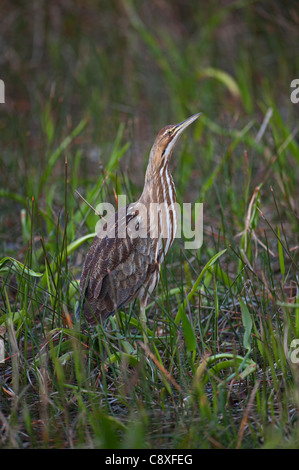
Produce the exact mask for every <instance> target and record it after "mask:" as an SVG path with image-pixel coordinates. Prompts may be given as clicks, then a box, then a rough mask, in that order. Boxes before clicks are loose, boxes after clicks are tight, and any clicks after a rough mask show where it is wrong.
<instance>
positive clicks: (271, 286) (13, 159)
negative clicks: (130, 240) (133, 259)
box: [0, 1, 299, 449]
mask: <svg viewBox="0 0 299 470" xmlns="http://www.w3.org/2000/svg"><path fill="white" fill-rule="evenodd" d="M109 5H110V6H105V7H103V10H101V12H100V11H99V9H98V8H97V7H95V6H88V7H87V9H86V11H84V12H82V11H81V10H80V6H78V5H76V6H75V7H74V10H73V11H72V12H71V11H69V10H68V7H67V6H64V7H57V11H56V14H57V15H58V16H59V15H60V14H62V11H63V8H64V9H65V11H63V13H64V18H65V20H64V21H65V23H63V24H65V25H67V24H68V28H66V30H65V31H62V32H61V31H59V29H57V25H56V26H55V24H54V23H55V22H54V23H53V24H52V23H51V21H54V20H53V18H52V17H51V18H52V20H49V21H50V23H49V24H48V25H47V24H46V23H42V27H44V28H45V38H46V39H45V42H44V44H43V46H42V47H43V48H44V49H43V53H44V55H45V59H44V60H45V64H44V67H45V71H48V70H53V71H54V72H55V79H54V78H53V79H51V80H49V79H48V78H47V75H46V73H45V72H44V71H43V64H42V59H40V62H39V59H38V57H39V56H38V53H37V52H38V49H36V50H35V54H34V57H35V59H34V60H35V61H37V62H34V61H33V62H32V63H31V66H32V67H35V68H36V72H38V73H36V75H34V76H32V75H33V74H31V76H30V80H28V81H27V82H26V83H27V92H26V93H25V91H24V90H23V89H22V88H20V82H19V80H17V77H16V76H15V74H14V72H13V70H14V69H13V67H12V66H11V67H9V64H8V66H7V67H8V69H7V70H8V71H7V77H9V80H11V83H13V90H14V93H15V95H14V96H17V92H19V93H21V96H24V101H25V104H24V103H23V104H22V102H21V100H18V99H17V98H15V97H14V96H13V97H10V100H12V101H14V102H15V110H13V111H11V112H10V113H9V112H8V110H7V108H1V109H0V112H1V115H0V128H1V132H2V133H3V135H4V137H3V140H2V145H1V147H2V148H1V157H0V158H1V163H2V167H1V168H2V169H1V176H0V177H1V182H2V184H1V188H0V197H1V206H2V211H1V215H0V220H1V240H0V246H1V259H0V307H1V310H0V346H1V347H4V360H3V362H1V363H0V422H1V426H0V429H1V439H0V442H1V446H2V447H3V448H4V447H35V448H38V447H49V448H53V447H56V448H66V447H70V448H73V447H97V448H165V447H166V448H188V449H189V448H211V447H213V448H223V447H225V448H257V447H265V448H271V447H291V448H292V447H293V448H294V447H298V437H299V436H298V406H299V403H298V392H297V390H298V364H296V363H295V362H294V361H293V360H292V358H294V355H292V354H291V353H292V352H293V349H292V347H291V344H292V340H293V339H298V335H299V295H298V263H299V262H298V235H297V234H298V204H297V200H298V194H297V193H298V192H297V184H296V181H297V178H298V166H297V161H298V158H299V148H298V138H297V131H298V129H297V127H296V117H297V115H296V112H297V111H296V109H294V105H292V103H291V102H290V101H289V94H288V93H289V90H288V86H289V82H290V81H291V79H293V78H294V76H293V75H292V74H293V73H294V69H293V65H290V66H288V65H287V64H286V60H287V59H290V58H291V59H294V60H296V59H295V58H294V57H293V55H292V52H291V50H290V47H289V46H290V45H291V44H292V41H295V38H296V35H297V32H296V31H295V30H293V26H294V21H295V20H294V18H293V16H292V12H291V10H290V11H288V12H287V13H286V14H285V16H284V18H285V22H286V24H287V25H289V28H290V31H291V32H292V34H291V33H290V34H289V35H288V37H287V39H286V40H285V41H283V40H282V37H283V32H281V31H280V29H279V26H278V23H277V22H276V20H277V18H278V16H277V15H278V13H281V14H282V11H281V7H280V6H279V3H277V4H276V5H275V7H274V10H273V16H271V15H270V18H268V17H267V15H268V13H267V12H265V10H264V8H263V6H262V4H261V3H260V2H250V1H248V2H241V3H240V2H234V3H232V4H228V5H226V4H224V6H222V7H221V8H218V7H217V2H211V3H210V4H209V6H208V7H207V10H206V12H203V11H202V9H201V8H200V6H196V4H195V3H194V4H192V5H189V6H188V8H187V9H186V10H185V16H184V15H183V3H182V2H179V1H178V2H174V5H175V6H173V7H170V6H167V5H166V3H165V4H164V2H162V3H161V5H162V6H163V8H162V7H161V6H157V7H156V8H157V11H156V12H155V11H154V10H152V8H153V7H151V8H149V9H148V7H147V6H146V4H145V3H144V4H141V5H140V4H139V3H137V2H133V1H125V2H119V3H115V4H114V3H113V2H111V4H110V3H109ZM23 8H24V10H23ZM36 8H37V10H38V8H39V7H36ZM40 8H42V7H40ZM159 8H161V10H159ZM11 12H12V14H13V15H15V20H14V21H15V22H16V24H18V25H19V28H20V33H19V35H16V39H15V43H14V44H12V45H11V47H12V48H13V49H14V48H15V50H17V46H18V47H20V41H21V36H22V40H23V41H24V42H23V44H22V46H21V47H20V49H19V50H20V51H22V52H21V53H20V54H22V55H21V67H22V72H25V71H26V70H28V69H27V67H29V66H28V65H27V64H26V63H25V62H26V61H25V57H26V56H28V54H29V52H30V47H31V45H30V44H31V43H30V44H29V41H26V36H24V35H23V34H21V33H22V31H23V30H22V28H25V29H26V28H29V30H30V31H31V23H30V20H29V18H28V15H29V13H30V8H29V7H21V6H19V7H16V6H15V7H11ZM37 13H38V12H35V14H37ZM52 13H53V12H52ZM100 13H101V15H100ZM22 14H24V15H25V16H24V18H25V20H24V22H25V23H22V22H21V21H20V18H21V16H22ZM81 14H83V16H84V15H86V16H84V21H82V22H81ZM159 15H160V16H159ZM100 16H101V17H103V18H105V21H104V20H100V19H99V18H100ZM160 17H161V18H160ZM150 18H152V19H153V20H155V23H151V22H150ZM95 19H97V21H95ZM170 19H171V20H172V21H170ZM34 21H36V20H34ZM98 21H99V22H100V24H101V28H102V32H105V31H106V32H108V30H109V33H110V35H107V34H106V36H105V37H106V39H105V41H106V42H105V41H104V40H103V37H102V36H101V37H99V36H98V34H97V28H96V23H97V22H98ZM115 22H117V24H118V22H120V24H121V25H122V28H114V27H113V28H112V27H111V25H115ZM153 24H154V26H153ZM166 24H167V27H165V25H166ZM240 24H241V26H242V27H243V28H244V30H245V32H244V33H242V32H240V30H239V29H238V28H239V25H240ZM279 24H280V23H279ZM87 26H89V28H90V27H91V31H92V34H91V36H89V32H87V31H89V30H88V28H87ZM270 26H271V28H272V29H271V28H270ZM226 28H228V29H226ZM269 28H270V29H269ZM112 29H113V31H112ZM273 29H274V33H273ZM226 31H230V32H231V33H232V35H233V38H234V39H235V41H233V44H232V43H231V39H230V41H229V40H228V39H227V41H228V42H225V40H224V39H225V38H226V36H225V32H226ZM23 37H24V38H25V39H23ZM3 40H7V36H5V34H4V33H3ZM248 41H249V43H250V45H251V47H248ZM230 46H231V47H232V49H230ZM35 47H38V45H35ZM63 57H64V58H65V60H62V58H63ZM267 61H269V62H270V65H269V66H266V65H267V64H268V63H267ZM271 61H273V62H274V63H272V62H271ZM70 70H72V73H71V72H70ZM273 76H275V84H279V90H283V93H282V92H281V91H280V92H279V93H277V86H270V85H271V82H273ZM63 77H64V79H65V80H64V79H63ZM1 78H2V77H1ZM4 79H5V77H4ZM7 80H8V78H7ZM286 82H287V83H286ZM20 90H21V91H20ZM45 90H48V93H46V92H45ZM26 103H27V104H28V103H30V107H31V108H30V109H29V110H28V108H26V106H27V105H26ZM136 103H137V104H136ZM1 106H2V105H1ZM22 106H23V107H25V111H24V109H23V108H22ZM26 109H27V111H26ZM198 111H202V112H203V114H202V116H201V118H200V121H198V124H197V125H196V126H194V127H193V129H192V130H190V131H188V133H187V134H186V135H185V136H184V137H183V138H182V142H181V143H180V145H179V146H178V148H177V149H176V150H175V154H174V156H173V162H172V169H173V174H174V179H175V182H176V186H177V193H178V199H179V202H180V203H183V202H185V201H188V202H203V203H204V243H203V245H202V247H201V248H200V249H199V250H196V251H194V250H193V251H190V250H186V249H185V248H184V245H183V240H181V241H180V240H176V242H175V244H174V246H173V247H172V249H171V251H170V253H169V255H168V257H167V260H166V262H165V263H164V265H163V267H162V272H161V282H160V283H159V286H158V288H157V290H156V291H155V293H154V294H153V295H152V298H151V299H150V303H149V305H148V307H147V316H148V330H147V336H148V338H149V345H148V346H145V345H144V344H143V334H142V328H141V325H140V324H139V320H138V312H139V306H138V302H137V301H136V302H135V303H134V304H131V305H130V306H128V307H126V308H125V309H124V310H121V311H119V312H118V313H117V314H116V315H115V316H113V317H111V318H109V319H108V321H107V322H106V324H105V325H102V324H99V325H97V326H96V327H95V328H89V327H88V326H87V325H85V324H84V323H82V324H79V323H78V322H77V321H76V319H75V316H74V311H75V308H76V302H77V301H78V298H79V289H78V282H79V276H80V271H81V268H82V263H83V258H84V255H85V253H86V251H87V249H88V244H89V242H90V241H91V239H92V237H93V235H94V231H95V224H96V222H97V220H98V219H97V216H96V215H95V213H94V212H93V210H92V209H91V207H90V206H92V207H96V205H97V204H98V202H101V201H103V200H105V201H110V202H112V203H114V204H115V205H116V203H117V201H116V200H115V194H127V196H128V200H129V201H133V200H134V199H135V198H137V197H138V195H139V194H140V191H141V189H142V184H143V173H144V169H145V166H146V163H147V155H148V150H149V147H150V144H151V142H152V141H153V139H154V137H155V134H156V133H157V132H158V130H159V129H160V128H161V127H163V125H166V124H168V123H171V122H179V121H180V120H182V119H184V118H186V117H187V116H188V115H191V114H192V113H195V112H198ZM80 195H81V197H80ZM83 198H84V199H85V200H86V201H87V202H88V203H89V205H88V204H86V203H85V202H84V200H83ZM1 347H0V351H1Z"/></svg>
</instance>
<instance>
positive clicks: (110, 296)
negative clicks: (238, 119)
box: [77, 114, 199, 326]
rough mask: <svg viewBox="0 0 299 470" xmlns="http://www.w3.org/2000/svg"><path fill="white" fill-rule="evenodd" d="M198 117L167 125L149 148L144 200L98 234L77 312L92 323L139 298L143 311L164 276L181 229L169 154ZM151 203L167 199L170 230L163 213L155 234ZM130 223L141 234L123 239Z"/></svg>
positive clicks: (84, 273)
mask: <svg viewBox="0 0 299 470" xmlns="http://www.w3.org/2000/svg"><path fill="white" fill-rule="evenodd" d="M198 116H199V114H196V115H194V116H192V117H191V118H189V119H186V121H183V122H182V123H180V124H177V125H174V126H166V127H164V128H163V129H162V130H161V131H160V132H159V134H158V136H157V138H156V140H155V142H154V145H153V147H152V149H151V152H150V157H149V163H148V167H147V170H146V174H145V183H144V188H143V192H142V195H141V196H140V198H139V200H138V201H137V202H135V203H133V204H130V205H128V206H127V207H126V210H125V211H124V210H122V211H121V213H118V212H116V214H115V215H114V216H113V218H112V219H110V220H108V221H107V227H108V231H107V233H106V236H105V237H103V238H99V237H97V236H96V237H95V239H94V240H93V243H92V244H91V246H90V249H89V252H88V254H87V256H86V259H85V262H84V266H83V270H82V274H81V279H80V291H81V298H80V303H79V307H78V311H77V316H79V315H80V312H83V314H84V317H85V319H86V321H87V323H89V324H91V325H93V324H95V323H96V322H99V321H104V320H105V319H106V318H108V317H109V316H110V315H112V314H114V313H115V312H116V311H117V310H118V309H119V308H121V307H123V306H124V305H126V304H127V303H129V302H132V301H133V300H134V299H136V298H137V297H138V298H139V299H140V304H141V309H142V310H143V312H144V308H145V306H146V303H147V299H148V296H149V294H151V293H152V292H153V291H154V289H155V287H156V285H157V283H158V281H159V273H160V266H161V263H162V262H163V260H164V258H165V256H166V254H167V252H168V250H169V249H170V247H171V245H172V243H173V240H174V237H175V232H176V228H177V214H176V210H175V203H176V194H175V187H174V182H173V179H172V176H171V174H170V170H169V161H170V157H171V154H172V150H173V148H174V145H175V143H176V141H177V139H178V137H179V136H180V135H181V133H182V132H183V130H184V129H186V127H187V126H188V125H189V124H191V123H192V122H193V121H195V119H197V117H198ZM152 203H159V204H161V203H162V204H163V207H165V212H164V211H163V212H164V215H165V217H166V226H167V233H166V235H165V233H163V234H162V232H161V220H160V218H159V217H158V219H157V221H156V224H157V226H156V227H155V228H156V232H155V236H154V237H153V236H152V233H153V232H151V229H152V227H151V226H150V220H151V219H150V214H151V210H152V209H151V207H152V206H151V204H152ZM144 207H145V208H146V209H147V211H146V215H144V212H143V211H142V208H144ZM129 224H130V225H131V226H132V224H135V232H137V233H138V234H139V233H140V236H137V237H136V236H134V237H131V236H130V235H129V234H128V233H127V235H126V237H125V238H120V237H119V236H118V235H119V233H122V234H123V233H124V231H123V230H124V229H126V228H128V226H129ZM107 227H106V228H107ZM103 228H104V230H105V229H106V228H105V227H103ZM112 234H114V235H115V236H112ZM144 235H146V236H144ZM162 235H163V236H162ZM143 323H144V317H143ZM143 326H144V325H143Z"/></svg>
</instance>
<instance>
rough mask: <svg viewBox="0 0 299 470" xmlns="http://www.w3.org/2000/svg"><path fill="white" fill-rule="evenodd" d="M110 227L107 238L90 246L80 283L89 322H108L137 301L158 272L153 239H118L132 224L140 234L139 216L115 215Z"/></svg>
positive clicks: (84, 308)
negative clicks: (98, 320) (145, 285)
mask: <svg viewBox="0 0 299 470" xmlns="http://www.w3.org/2000/svg"><path fill="white" fill-rule="evenodd" d="M107 224H108V233H107V235H106V236H105V237H102V238H99V237H95V239H94V240H93V242H92V244H91V247H90V249H89V252H88V254H87V256H86V260H85V263H84V267H83V271H82V275H81V280H80V290H81V296H82V303H83V311H84V314H85V317H86V319H87V321H88V322H89V323H95V322H96V319H99V318H100V317H101V318H102V319H103V320H104V319H106V318H107V317H108V316H109V315H111V314H113V313H114V312H115V311H116V310H117V309H118V308H120V307H121V306H122V305H125V304H126V303H127V302H129V301H131V300H133V299H134V298H136V296H137V295H138V292H139V291H140V289H141V287H142V286H143V285H144V284H145V283H146V281H147V279H148V278H149V277H150V275H151V274H152V273H153V272H154V271H155V270H156V269H157V263H156V261H155V252H154V249H153V244H154V240H153V239H151V238H148V237H145V238H140V237H139V236H136V237H135V238H130V237H125V238H119V235H121V231H122V230H123V229H124V226H125V227H127V228H128V226H129V225H130V226H131V227H132V228H133V229H134V227H135V228H136V229H138V230H140V231H141V229H142V221H141V218H140V217H138V213H136V212H135V211H132V210H131V211H126V212H125V213H124V214H122V215H121V216H120V217H119V214H118V212H116V214H115V216H113V220H108V222H107ZM137 224H138V225H137ZM103 228H104V229H105V226H104V227H103ZM138 230H137V232H138ZM113 234H115V237H112V235H113Z"/></svg>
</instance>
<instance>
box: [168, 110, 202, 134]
mask: <svg viewBox="0 0 299 470" xmlns="http://www.w3.org/2000/svg"><path fill="white" fill-rule="evenodd" d="M200 115H201V113H197V114H194V115H193V116H191V117H189V118H188V119H185V121H183V122H181V123H180V124H177V125H176V126H175V128H174V135H178V136H179V135H180V134H181V133H182V132H183V131H184V130H185V129H186V128H187V127H188V126H190V124H192V122H194V121H195V120H196V119H197V118H198V117H199V116H200Z"/></svg>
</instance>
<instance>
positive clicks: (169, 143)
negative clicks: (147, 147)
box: [149, 113, 201, 171]
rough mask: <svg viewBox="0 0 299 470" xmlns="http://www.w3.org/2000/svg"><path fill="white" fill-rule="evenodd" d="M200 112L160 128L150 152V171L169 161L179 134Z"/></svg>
mask: <svg viewBox="0 0 299 470" xmlns="http://www.w3.org/2000/svg"><path fill="white" fill-rule="evenodd" d="M200 114H201V113H198V114H194V115H193V116H191V117H189V118H188V119H186V120H185V121H183V122H181V123H180V124H175V125H170V126H166V127H163V129H161V130H160V132H159V133H158V135H157V137H156V140H155V142H154V145H153V146H152V149H151V153H150V159H149V169H150V170H151V171H155V170H157V169H159V168H161V166H164V164H167V163H168V162H169V160H170V157H171V154H172V151H173V149H174V146H175V144H176V142H177V141H178V139H179V137H180V135H181V134H182V132H183V131H184V130H185V129H186V128H187V127H188V126H189V125H190V124H191V123H192V122H194V121H195V120H196V119H197V118H198V116H199V115H200Z"/></svg>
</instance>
